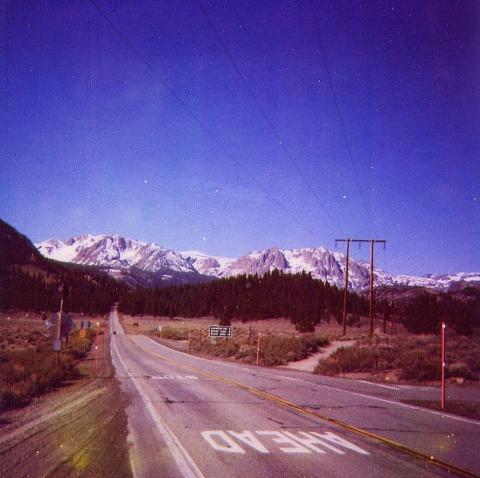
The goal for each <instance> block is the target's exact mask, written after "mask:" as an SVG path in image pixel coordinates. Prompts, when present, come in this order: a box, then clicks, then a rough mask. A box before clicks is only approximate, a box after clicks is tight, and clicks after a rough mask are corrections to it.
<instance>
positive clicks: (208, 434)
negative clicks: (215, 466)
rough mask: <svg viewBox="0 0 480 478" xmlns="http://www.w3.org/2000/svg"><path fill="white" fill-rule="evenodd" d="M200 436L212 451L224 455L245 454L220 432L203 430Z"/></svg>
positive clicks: (235, 443)
mask: <svg viewBox="0 0 480 478" xmlns="http://www.w3.org/2000/svg"><path fill="white" fill-rule="evenodd" d="M200 435H202V437H203V438H204V439H205V440H206V441H207V443H208V444H209V445H210V446H211V447H212V448H213V449H214V450H217V451H223V452H226V453H242V454H243V453H245V450H244V449H243V448H242V447H241V446H240V445H239V444H238V443H237V442H236V441H235V440H233V439H232V438H230V437H229V436H228V435H227V434H226V433H225V432H224V431H222V430H205V431H204V432H201V433H200ZM220 440H221V441H220ZM222 442H223V443H222Z"/></svg>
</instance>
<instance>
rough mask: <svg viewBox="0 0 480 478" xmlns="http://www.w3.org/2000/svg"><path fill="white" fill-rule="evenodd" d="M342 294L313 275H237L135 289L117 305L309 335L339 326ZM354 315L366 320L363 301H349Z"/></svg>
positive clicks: (358, 298) (135, 310)
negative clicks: (265, 324)
mask: <svg viewBox="0 0 480 478" xmlns="http://www.w3.org/2000/svg"><path fill="white" fill-rule="evenodd" d="M342 307H343V292H342V291H341V290H340V289H338V288H337V287H336V286H333V285H330V284H329V283H327V282H323V281H321V280H318V279H314V278H312V276H311V274H307V273H306V272H302V273H301V274H286V273H284V272H283V271H279V270H273V271H271V272H267V273H266V274H264V275H262V276H259V275H256V274H254V275H239V276H235V277H229V278H225V279H219V280H215V281H212V282H206V283H201V284H187V285H182V286H168V287H162V288H143V287H136V288H134V289H130V290H128V291H125V292H124V293H123V294H122V295H121V296H120V299H119V310H120V312H123V313H126V314H131V315H138V314H142V315H154V316H167V317H177V316H180V317H202V316H213V317H215V318H217V319H218V320H219V321H220V323H223V324H228V323H230V321H231V320H232V319H239V320H243V321H249V320H258V319H269V318H275V317H285V318H289V319H290V320H291V321H292V323H294V324H295V325H296V327H297V329H298V330H300V331H311V330H313V328H314V327H315V325H316V324H319V323H320V322H321V321H330V318H331V317H333V318H335V319H337V320H340V317H341V311H342ZM349 310H350V312H351V313H352V314H356V315H364V314H365V313H366V311H367V310H368V304H367V302H366V300H365V299H364V298H363V297H361V296H359V295H357V294H353V293H352V294H350V295H349Z"/></svg>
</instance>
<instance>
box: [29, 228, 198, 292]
mask: <svg viewBox="0 0 480 478" xmlns="http://www.w3.org/2000/svg"><path fill="white" fill-rule="evenodd" d="M36 246H37V248H38V250H39V251H40V252H41V254H43V255H44V256H45V257H48V258H50V259H55V260H57V261H63V262H73V263H75V264H83V265H90V266H98V267H101V268H103V269H106V270H108V272H110V273H111V274H112V275H113V276H115V277H117V278H125V276H127V277H128V282H130V283H135V282H141V283H148V284H156V283H158V281H155V280H152V277H153V276H152V275H155V278H156V279H159V280H164V281H169V282H170V281H172V279H174V278H179V277H182V278H184V279H185V278H186V277H188V276H198V275H199V274H198V272H197V271H196V269H195V268H194V267H193V266H192V264H191V263H190V262H189V261H187V260H186V259H185V258H183V257H182V256H181V255H180V254H178V253H176V252H175V251H172V250H171V249H166V248H163V247H160V246H158V245H157V244H154V243H146V242H141V241H137V240H135V239H130V238H127V237H122V236H119V235H117V234H114V235H98V236H93V235H91V234H85V235H82V236H78V237H73V238H71V239H67V240H58V239H50V240H48V241H45V242H42V243H41V244H36ZM145 274H147V275H145ZM135 275H136V276H137V279H138V280H137V281H136V280H135V277H134V276H135ZM132 276H133V277H132ZM140 276H141V277H140ZM140 279H141V280H140ZM195 279H196V278H195V277H191V280H195ZM187 281H188V279H187Z"/></svg>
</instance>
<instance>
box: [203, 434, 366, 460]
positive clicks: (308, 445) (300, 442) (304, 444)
mask: <svg viewBox="0 0 480 478" xmlns="http://www.w3.org/2000/svg"><path fill="white" fill-rule="evenodd" d="M200 435H201V436H202V437H203V438H204V440H205V441H206V442H207V443H208V444H209V445H210V446H211V447H212V448H213V449H214V450H216V451H220V452H222V453H237V454H242V455H244V454H245V449H244V448H242V446H241V445H247V446H248V447H249V448H251V449H253V450H255V451H257V452H258V453H262V454H268V453H270V451H269V450H268V448H267V446H266V445H265V442H264V443H262V442H261V441H260V440H259V439H258V438H257V437H256V436H255V435H258V436H262V437H269V439H270V441H271V442H273V443H274V444H276V445H282V446H278V447H277V450H279V451H281V452H283V453H287V454H311V453H317V454H319V455H325V454H326V453H327V452H328V451H331V452H333V453H335V454H337V455H345V451H343V450H340V448H344V449H346V450H349V451H353V452H355V453H359V454H360V455H369V452H368V451H366V450H364V449H363V448H360V447H358V446H357V445H354V444H353V443H351V442H349V441H347V440H345V439H344V438H342V437H341V436H339V435H337V434H335V433H332V432H325V433H318V432H305V431H297V432H296V433H293V432H287V431H279V430H256V431H255V432H251V431H248V430H243V431H241V432H235V431H233V430H228V431H223V430H205V431H202V432H200ZM232 437H233V438H235V439H236V440H238V441H239V442H240V443H237V441H235V440H234V439H233V438H232ZM334 445H335V446H334ZM319 446H320V447H322V448H320V447H319Z"/></svg>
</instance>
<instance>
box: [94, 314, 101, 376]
mask: <svg viewBox="0 0 480 478" xmlns="http://www.w3.org/2000/svg"><path fill="white" fill-rule="evenodd" d="M99 329H100V322H97V335H96V337H95V377H96V376H97V365H98V332H99Z"/></svg>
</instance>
